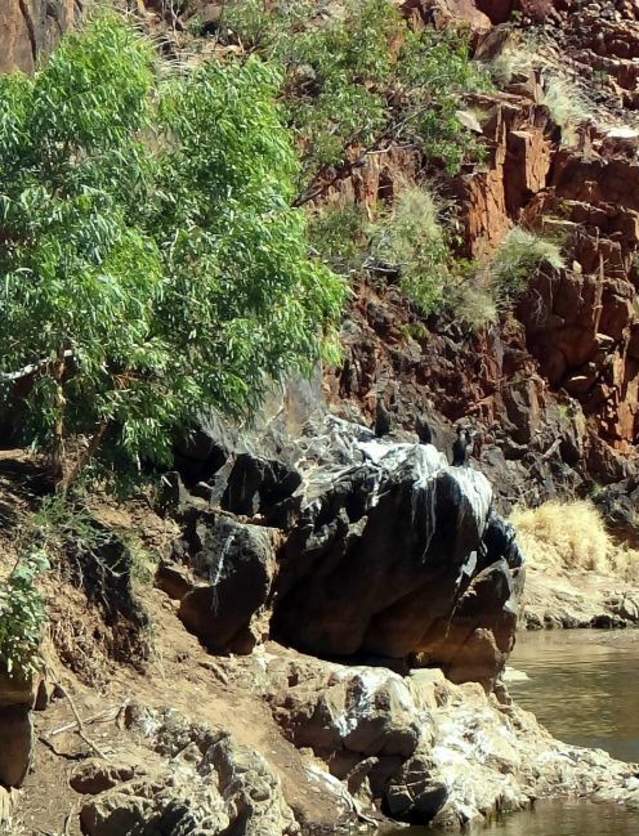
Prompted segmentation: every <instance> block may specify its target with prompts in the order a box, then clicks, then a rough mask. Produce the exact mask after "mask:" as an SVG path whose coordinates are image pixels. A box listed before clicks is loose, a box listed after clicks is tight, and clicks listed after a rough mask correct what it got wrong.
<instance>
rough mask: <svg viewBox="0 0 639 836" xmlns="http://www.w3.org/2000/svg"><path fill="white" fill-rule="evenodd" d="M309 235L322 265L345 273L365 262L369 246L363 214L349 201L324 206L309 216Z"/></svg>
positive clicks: (354, 269)
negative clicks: (343, 203) (345, 204)
mask: <svg viewBox="0 0 639 836" xmlns="http://www.w3.org/2000/svg"><path fill="white" fill-rule="evenodd" d="M309 238H310V241H311V245H312V246H313V248H314V249H315V250H316V251H317V253H318V255H319V256H320V257H321V259H322V261H323V262H324V264H328V265H329V267H330V268H331V269H332V270H334V271H335V272H336V273H340V274H342V275H347V274H349V273H351V272H353V271H356V270H358V269H361V267H362V265H363V263H364V259H365V255H366V250H367V246H368V239H367V222H366V215H365V214H364V211H363V210H362V209H361V207H358V206H354V205H352V204H351V205H347V206H342V205H339V204H338V205H332V204H328V205H326V206H323V207H321V208H320V209H318V210H317V211H315V212H313V214H311V216H310V222H309Z"/></svg>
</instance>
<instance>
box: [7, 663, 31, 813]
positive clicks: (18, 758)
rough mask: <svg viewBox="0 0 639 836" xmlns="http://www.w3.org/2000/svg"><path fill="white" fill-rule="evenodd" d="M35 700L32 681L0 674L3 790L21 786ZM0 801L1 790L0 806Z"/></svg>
mask: <svg viewBox="0 0 639 836" xmlns="http://www.w3.org/2000/svg"><path fill="white" fill-rule="evenodd" d="M34 700H35V694H34V690H33V683H32V682H29V681H25V680H23V679H21V678H19V677H17V676H9V675H8V674H7V673H6V672H4V671H0V785H4V786H5V787H19V786H21V784H22V782H23V781H24V779H25V777H26V774H27V771H28V769H29V766H30V764H31V758H32V751H33V726H32V722H31V709H32V707H33V703H34ZM2 798H3V795H2V792H1V787H0V805H1V804H2ZM1 821H2V818H1V816H0V823H1Z"/></svg>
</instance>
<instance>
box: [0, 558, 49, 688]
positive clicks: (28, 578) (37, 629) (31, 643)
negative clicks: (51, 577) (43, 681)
mask: <svg viewBox="0 0 639 836" xmlns="http://www.w3.org/2000/svg"><path fill="white" fill-rule="evenodd" d="M48 568H49V563H48V560H47V557H46V555H45V553H44V552H43V551H42V550H41V549H38V548H35V547H32V548H30V549H28V550H26V551H25V552H24V554H22V555H21V557H20V558H19V559H18V561H17V563H16V564H15V566H14V568H13V571H12V572H11V574H10V575H9V577H8V578H7V579H6V580H4V581H3V582H2V585H1V586H0V664H2V666H3V667H5V668H6V671H7V672H8V673H9V675H10V676H16V677H19V678H27V679H28V678H29V677H30V676H32V674H34V673H35V672H36V671H37V669H38V667H39V663H38V651H39V648H40V641H41V639H42V629H43V627H44V624H45V622H46V610H45V606H44V600H43V598H42V595H41V593H40V591H39V590H38V587H37V581H38V577H39V576H40V575H41V574H42V572H44V571H46V570H47V569H48Z"/></svg>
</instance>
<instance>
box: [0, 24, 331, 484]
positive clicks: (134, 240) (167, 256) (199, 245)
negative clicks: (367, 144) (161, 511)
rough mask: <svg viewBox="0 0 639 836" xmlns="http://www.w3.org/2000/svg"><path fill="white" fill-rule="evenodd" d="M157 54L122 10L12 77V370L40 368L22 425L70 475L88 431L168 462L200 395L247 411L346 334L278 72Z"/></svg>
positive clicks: (7, 180)
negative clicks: (273, 381)
mask: <svg viewBox="0 0 639 836" xmlns="http://www.w3.org/2000/svg"><path fill="white" fill-rule="evenodd" d="M155 61H156V58H155V53H154V50H153V48H152V46H151V44H150V43H148V42H147V41H145V40H144V39H143V38H142V37H141V36H140V35H139V34H138V33H137V32H136V31H135V30H134V29H133V28H131V27H129V26H128V25H127V24H126V23H124V22H123V21H122V20H121V19H119V18H117V17H115V16H107V17H99V18H97V19H96V20H95V21H94V22H93V23H92V24H91V25H90V26H89V27H88V28H87V29H86V31H85V32H83V33H81V34H79V35H71V36H68V37H67V38H66V39H65V40H64V42H63V44H62V46H61V47H60V48H59V49H58V50H57V51H56V52H55V53H54V54H53V56H52V57H51V59H50V60H49V62H48V63H47V64H46V65H45V66H44V68H43V69H42V70H41V71H40V72H39V73H38V74H37V75H36V76H35V77H33V78H28V77H26V76H22V75H9V76H4V77H2V78H0V213H1V216H2V230H1V242H2V247H1V249H0V276H1V279H2V282H1V287H0V314H1V316H0V375H1V378H0V380H1V381H3V382H4V384H5V389H6V390H7V391H6V392H5V395H6V396H7V397H8V396H9V393H10V391H11V387H12V386H13V382H14V381H15V379H21V380H22V381H23V382H24V381H27V382H28V385H27V386H25V387H24V388H25V389H26V390H27V392H28V394H27V404H28V407H29V419H30V420H29V422H28V424H27V432H26V434H27V439H26V440H27V441H29V442H34V443H38V444H40V445H43V446H44V447H45V448H46V449H48V450H49V451H50V453H51V456H52V459H53V463H54V465H55V468H56V470H57V472H58V474H59V475H61V473H62V466H63V463H64V458H65V456H64V452H65V449H64V448H65V439H66V438H67V437H68V436H69V435H72V434H75V433H84V434H86V435H87V436H89V437H90V439H91V440H90V442H89V443H88V446H87V448H86V450H85V452H84V453H83V454H82V455H81V456H80V461H79V463H80V464H82V462H83V461H84V460H85V459H87V458H89V457H91V456H92V455H93V454H94V453H95V452H96V450H98V449H100V448H105V447H107V448H108V449H110V450H111V451H113V453H114V455H118V456H120V457H123V458H126V459H127V460H128V461H132V462H137V461H139V459H140V458H141V457H144V458H146V459H151V460H154V461H159V462H166V461H168V460H169V458H170V451H171V438H172V432H173V431H174V430H175V429H178V428H180V427H182V426H185V425H188V424H189V422H190V420H191V419H192V418H193V416H194V415H195V414H197V413H198V412H199V411H200V410H202V409H206V408H208V407H214V408H216V409H217V410H218V411H221V412H223V413H226V414H231V415H235V416H240V415H250V414H251V412H252V411H253V410H254V409H255V408H256V407H257V405H258V404H259V403H260V401H261V399H262V397H263V396H264V394H265V392H266V390H267V387H268V380H269V378H278V377H279V376H280V375H282V374H283V373H285V372H286V371H287V370H289V369H294V368H297V369H302V370H304V369H310V368H311V367H312V366H313V365H314V364H315V362H316V361H317V359H318V358H319V356H320V354H321V351H322V348H323V347H326V346H330V345H331V335H332V328H333V323H334V322H335V321H336V319H337V318H338V317H339V313H340V309H341V304H342V300H343V298H344V286H343V284H342V282H341V280H339V279H338V278H337V277H336V276H335V275H334V274H332V273H331V272H330V271H329V270H328V269H326V268H325V267H323V266H322V265H320V264H319V262H317V261H314V260H311V259H309V257H308V241H307V237H306V218H305V215H304V213H303V212H302V211H301V210H297V209H293V208H292V207H291V204H292V200H293V198H294V194H295V185H294V184H295V181H296V178H297V175H298V165H297V161H296V155H295V151H294V147H293V143H292V141H291V137H290V134H289V132H288V131H287V129H286V128H285V126H284V125H283V124H282V122H281V120H280V113H279V111H278V108H277V105H276V103H275V96H276V94H277V91H278V89H279V87H280V83H281V79H280V76H279V75H278V74H277V72H275V71H274V70H273V69H272V68H269V67H267V66H266V65H264V64H263V63H262V62H261V61H260V60H259V59H256V58H251V59H249V60H247V61H245V62H243V63H233V62H231V63H228V64H219V63H217V62H211V63H208V64H205V65H203V66H201V67H199V68H198V69H196V70H193V71H190V72H187V71H184V72H183V73H182V74H174V75H173V76H171V77H169V78H167V77H166V73H158V72H157V67H156V64H155ZM74 475H75V470H71V471H69V472H67V474H66V475H65V477H64V479H65V480H66V481H68V480H70V479H71V478H73V476H74Z"/></svg>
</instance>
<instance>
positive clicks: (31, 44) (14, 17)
mask: <svg viewBox="0 0 639 836" xmlns="http://www.w3.org/2000/svg"><path fill="white" fill-rule="evenodd" d="M81 10H82V3H80V2H78V0H3V3H2V8H0V73H4V72H12V71H13V70H23V71H24V72H31V71H33V70H34V69H35V67H36V66H37V64H38V61H40V59H41V57H42V56H43V55H45V54H46V53H47V52H49V51H50V50H51V49H52V48H53V46H54V45H55V44H56V43H57V41H58V40H59V38H60V36H61V35H62V33H63V32H64V31H66V29H67V28H68V27H69V26H70V25H71V24H72V23H73V21H74V19H75V17H76V16H77V15H78V14H79V12H80V11H81Z"/></svg>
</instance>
